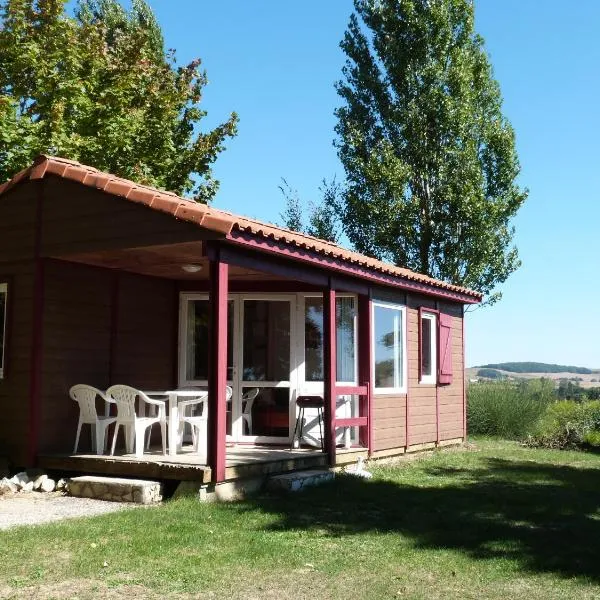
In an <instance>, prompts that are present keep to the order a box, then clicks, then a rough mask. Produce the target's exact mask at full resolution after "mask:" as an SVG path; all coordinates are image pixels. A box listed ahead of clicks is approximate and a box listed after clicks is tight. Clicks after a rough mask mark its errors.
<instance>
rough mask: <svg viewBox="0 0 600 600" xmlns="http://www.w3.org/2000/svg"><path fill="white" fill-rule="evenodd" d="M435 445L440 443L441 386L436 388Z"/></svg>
mask: <svg viewBox="0 0 600 600" xmlns="http://www.w3.org/2000/svg"><path fill="white" fill-rule="evenodd" d="M435 443H436V444H438V445H439V443H440V386H439V385H436V386H435Z"/></svg>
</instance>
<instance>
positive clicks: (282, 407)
mask: <svg viewBox="0 0 600 600" xmlns="http://www.w3.org/2000/svg"><path fill="white" fill-rule="evenodd" d="M243 305H244V309H243V323H242V335H243V338H242V339H243V341H242V346H243V363H242V384H241V387H242V395H241V397H240V403H241V406H240V414H241V416H242V435H243V436H259V437H281V438H288V437H289V429H290V417H289V414H290V370H291V361H290V348H291V346H290V343H291V303H290V301H289V300H285V301H284V300H249V299H247V300H244V302H243ZM255 390H258V391H255ZM248 395H254V396H255V397H254V399H253V400H252V402H247V401H245V400H244V397H246V396H248Z"/></svg>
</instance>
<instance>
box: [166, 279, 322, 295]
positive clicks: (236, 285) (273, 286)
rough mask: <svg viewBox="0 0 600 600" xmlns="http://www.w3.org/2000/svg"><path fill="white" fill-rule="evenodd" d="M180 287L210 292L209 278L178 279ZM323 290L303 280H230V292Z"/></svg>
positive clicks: (185, 289)
mask: <svg viewBox="0 0 600 600" xmlns="http://www.w3.org/2000/svg"><path fill="white" fill-rule="evenodd" d="M177 283H178V289H179V291H180V292H208V289H209V282H208V279H203V280H196V281H189V280H181V279H180V280H178V282H177ZM322 291H323V287H322V286H318V285H311V284H310V283H302V282H301V281H291V280H287V279H284V280H280V281H272V280H264V281H260V280H259V281H236V280H234V279H232V280H230V281H229V293H230V294H236V293H248V294H253V293H267V292H277V293H280V294H286V293H292V294H293V293H296V292H318V293H321V292H322Z"/></svg>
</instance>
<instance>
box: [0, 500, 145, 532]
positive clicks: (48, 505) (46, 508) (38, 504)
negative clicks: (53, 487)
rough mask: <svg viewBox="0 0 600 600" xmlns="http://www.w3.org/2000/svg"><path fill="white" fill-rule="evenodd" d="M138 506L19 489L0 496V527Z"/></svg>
mask: <svg viewBox="0 0 600 600" xmlns="http://www.w3.org/2000/svg"><path fill="white" fill-rule="evenodd" d="M137 506H140V505H137V504H132V503H131V502H106V501H105V500H95V499H93V498H74V497H73V496H64V495H63V494H62V492H53V493H49V494H48V493H40V492H19V493H18V494H14V495H12V496H3V497H0V529H8V528H9V527H16V526H17V525H37V524H39V523H50V522H52V521H61V520H63V519H73V518H77V517H91V516H94V515H101V514H105V513H111V512H116V511H119V510H123V509H124V508H135V507H137Z"/></svg>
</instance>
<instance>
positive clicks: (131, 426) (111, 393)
mask: <svg viewBox="0 0 600 600" xmlns="http://www.w3.org/2000/svg"><path fill="white" fill-rule="evenodd" d="M106 395H107V396H108V397H109V398H110V399H111V400H112V401H113V402H114V403H115V404H116V405H117V420H116V423H115V433H114V435H113V440H112V447H111V450H110V454H111V456H112V455H113V454H114V453H115V445H116V443H117V434H118V432H119V427H120V426H122V427H123V430H124V432H125V446H126V450H127V452H129V453H131V452H132V451H133V445H134V440H135V455H136V456H137V457H141V456H143V454H144V437H145V433H146V430H147V429H148V428H150V427H152V425H154V424H155V423H160V433H161V440H162V451H163V454H166V453H167V410H166V406H165V402H164V401H163V400H153V399H152V398H149V397H148V396H147V395H146V394H144V392H142V391H141V390H137V389H135V388H133V387H131V386H129V385H113V386H111V387H109V388H108V389H107V390H106ZM136 398H139V399H140V406H141V403H142V402H143V403H145V404H148V405H149V406H151V407H156V411H157V412H156V416H151V417H145V416H138V415H137V414H136V412H135V399H136ZM140 412H141V410H140Z"/></svg>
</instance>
